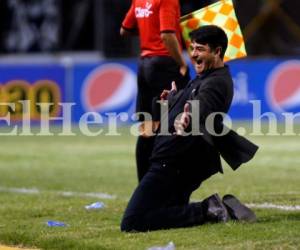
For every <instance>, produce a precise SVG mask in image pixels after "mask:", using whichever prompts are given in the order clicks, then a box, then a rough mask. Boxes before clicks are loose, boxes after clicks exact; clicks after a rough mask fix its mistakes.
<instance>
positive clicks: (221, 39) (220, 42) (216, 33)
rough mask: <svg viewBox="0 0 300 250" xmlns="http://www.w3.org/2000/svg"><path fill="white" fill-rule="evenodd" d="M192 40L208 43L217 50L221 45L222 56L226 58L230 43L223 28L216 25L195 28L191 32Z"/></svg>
mask: <svg viewBox="0 0 300 250" xmlns="http://www.w3.org/2000/svg"><path fill="white" fill-rule="evenodd" d="M189 35H190V38H191V40H192V42H196V43H199V44H203V45H205V44H208V46H209V47H210V48H211V49H212V50H215V49H216V48H217V47H221V48H222V51H221V55H220V56H221V58H222V59H223V58H224V54H225V51H226V49H227V45H228V38H227V36H226V33H225V32H224V30H223V29H221V28H220V27H218V26H216V25H205V26H201V27H200V28H198V29H196V30H193V31H192V32H191V33H190V34H189Z"/></svg>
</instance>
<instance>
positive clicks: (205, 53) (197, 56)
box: [191, 41, 216, 74]
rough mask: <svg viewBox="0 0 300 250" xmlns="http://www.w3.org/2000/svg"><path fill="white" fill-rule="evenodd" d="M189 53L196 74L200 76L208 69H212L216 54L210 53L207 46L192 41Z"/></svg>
mask: <svg viewBox="0 0 300 250" xmlns="http://www.w3.org/2000/svg"><path fill="white" fill-rule="evenodd" d="M191 51H192V53H191V55H192V58H193V60H194V67H195V70H196V73H197V74H201V73H202V72H204V71H206V70H208V69H212V68H214V66H215V61H216V54H215V52H214V51H212V49H211V48H210V47H209V46H208V44H199V43H196V42H195V41H194V42H192V44H191Z"/></svg>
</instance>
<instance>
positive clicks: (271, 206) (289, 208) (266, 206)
mask: <svg viewBox="0 0 300 250" xmlns="http://www.w3.org/2000/svg"><path fill="white" fill-rule="evenodd" d="M246 206H248V207H251V208H261V209H278V210H284V211H300V205H294V206H288V205H276V204H272V203H262V204H255V203H250V204H246Z"/></svg>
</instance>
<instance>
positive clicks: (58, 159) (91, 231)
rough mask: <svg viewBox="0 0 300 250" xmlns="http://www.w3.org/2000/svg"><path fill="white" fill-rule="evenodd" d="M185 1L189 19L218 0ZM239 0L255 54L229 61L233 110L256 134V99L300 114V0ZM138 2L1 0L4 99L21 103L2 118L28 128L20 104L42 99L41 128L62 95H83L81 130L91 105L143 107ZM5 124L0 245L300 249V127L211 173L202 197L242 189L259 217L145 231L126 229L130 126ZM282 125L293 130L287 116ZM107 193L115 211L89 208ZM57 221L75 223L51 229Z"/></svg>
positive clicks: (72, 98)
mask: <svg viewBox="0 0 300 250" xmlns="http://www.w3.org/2000/svg"><path fill="white" fill-rule="evenodd" d="M180 2H181V7H182V15H184V14H187V13H190V12H192V11H194V10H197V9H199V8H201V7H203V6H205V5H208V4H210V3H212V2H214V1H207V0H182V1H180ZM233 2H234V5H235V8H236V13H237V16H238V19H239V22H240V25H241V29H242V32H243V34H244V38H245V42H246V48H247V52H248V57H247V58H245V59H240V60H235V61H232V62H229V65H230V66H231V71H232V74H233V77H234V84H235V96H234V101H233V105H232V109H231V110H230V115H231V117H232V118H233V119H234V120H235V121H236V124H237V125H236V126H237V127H239V126H243V127H245V128H246V129H248V131H250V132H251V123H250V121H251V120H252V118H253V104H252V103H251V102H250V101H251V100H260V101H261V113H265V112H272V113H273V114H274V116H275V118H276V119H278V120H279V119H282V118H283V117H282V114H281V113H282V112H292V113H297V112H299V111H300V15H299V10H300V2H299V1H295V0H257V1H252V0H234V1H233ZM129 5H130V0H0V37H1V39H0V102H1V103H5V102H11V103H15V104H16V109H15V110H12V109H11V108H9V107H7V106H5V105H0V118H1V117H5V116H6V115H7V114H8V113H10V115H11V118H12V119H13V120H14V121H15V122H17V124H19V122H21V121H22V112H23V108H24V107H22V105H20V102H19V101H22V100H30V101H31V102H32V103H33V105H31V107H30V114H31V121H32V122H33V123H34V124H36V121H37V120H39V114H40V109H39V107H38V106H37V105H36V103H39V102H53V103H54V105H53V106H52V107H51V110H50V111H51V112H50V113H51V116H53V117H56V116H61V115H62V112H61V109H60V108H59V103H66V102H72V103H75V105H74V107H73V108H72V117H71V119H72V122H73V124H74V125H75V126H76V125H77V124H78V122H79V120H80V118H81V117H82V115H83V114H84V113H85V112H89V111H95V112H98V113H99V114H104V113H106V112H117V113H119V112H128V113H129V114H131V113H133V112H134V105H135V95H136V85H135V79H136V68H137V65H136V64H137V60H136V59H137V57H138V54H139V46H138V40H137V39H136V38H126V39H123V38H121V37H120V36H119V28H120V23H121V21H122V19H123V17H124V15H125V13H126V11H127V9H128V7H129ZM187 60H188V57H187ZM281 121H282V120H281ZM0 124H1V126H0V132H1V134H2V135H1V136H0V140H1V150H0V183H1V184H0V200H1V202H0V203H1V204H0V244H1V243H2V244H6V245H14V246H20V247H24V246H27V247H37V248H41V249H146V248H147V247H150V246H151V245H166V244H167V243H168V242H169V241H174V243H175V245H176V246H177V247H178V249H298V248H299V246H300V241H299V239H300V235H299V232H300V227H299V224H300V223H299V221H300V214H299V205H300V198H299V197H300V186H299V183H300V170H299V163H300V156H299V150H300V143H299V138H298V135H299V125H297V124H295V127H297V128H298V130H297V131H298V135H297V136H283V134H281V136H253V135H252V138H251V139H252V140H253V141H254V142H256V143H257V144H259V145H260V151H259V153H258V155H257V157H256V158H255V159H254V160H253V161H252V162H251V163H250V164H248V166H247V167H244V168H241V170H239V171H238V172H237V173H233V172H232V171H230V170H229V169H228V168H226V169H225V175H224V176H223V175H218V176H215V177H213V178H212V180H210V181H208V182H207V183H205V184H204V185H203V187H202V189H200V190H199V191H197V192H196V193H195V195H194V199H201V198H204V197H205V196H207V195H209V194H211V193H213V192H220V193H221V194H225V193H231V192H232V193H235V194H236V195H238V196H239V197H240V198H241V199H242V200H243V201H245V202H247V203H248V204H249V203H251V204H254V205H253V207H254V209H255V211H256V212H257V214H258V218H259V223H256V224H253V225H242V224H237V223H229V224H228V225H206V226H203V227H198V228H193V229H178V230H171V231H168V232H167V231H164V232H154V233H152V234H135V235H124V234H121V233H120V232H119V222H120V219H121V216H122V212H123V209H124V208H125V206H126V201H127V199H128V197H129V196H130V194H131V192H132V190H133V189H134V187H135V185H136V176H135V167H134V166H135V163H134V145H135V137H133V136H130V134H129V131H128V128H127V127H126V126H124V128H121V131H122V132H123V133H122V136H119V137H112V136H111V137H109V136H97V137H87V136H84V135H78V136H74V137H72V136H69V137H61V136H53V137H36V136H30V137H24V136H14V137H12V136H5V134H6V135H7V130H6V129H7V128H9V131H11V130H10V126H8V125H7V123H6V122H5V121H2V122H0ZM37 124H38V123H37ZM55 125H56V124H55ZM11 126H13V124H11ZM279 127H280V129H283V131H284V124H281V125H279ZM55 129H56V127H54V131H55ZM59 131H60V130H59ZM265 131H267V130H265ZM23 132H24V131H23ZM248 135H249V133H248ZM105 194H108V196H105ZM109 195H111V196H112V197H114V198H111V197H110V196H109ZM101 197H102V198H101ZM97 200H102V201H104V202H105V204H106V207H105V209H104V210H103V211H99V212H96V213H87V212H86V211H85V210H84V208H83V207H84V205H87V204H89V203H92V202H95V201H97ZM263 204H265V206H261V205H263ZM268 204H269V207H268ZM270 204H271V205H272V204H273V205H275V208H274V207H273V209H272V208H270ZM260 206H261V207H260ZM276 206H277V207H276ZM280 206H287V208H288V209H287V210H285V209H280ZM271 207H272V206H271ZM47 220H59V221H64V222H66V223H67V224H68V225H69V227H65V228H59V229H58V230H56V229H54V228H47V227H46V224H45V223H46V221H47ZM200 243H201V245H200ZM0 249H1V246H0Z"/></svg>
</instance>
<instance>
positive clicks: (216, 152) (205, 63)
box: [121, 25, 258, 232]
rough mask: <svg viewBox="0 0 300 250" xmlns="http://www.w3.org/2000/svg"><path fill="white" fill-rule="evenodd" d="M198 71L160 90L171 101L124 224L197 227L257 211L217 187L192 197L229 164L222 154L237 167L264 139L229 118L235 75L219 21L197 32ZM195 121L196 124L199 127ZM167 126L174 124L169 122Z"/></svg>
mask: <svg viewBox="0 0 300 250" xmlns="http://www.w3.org/2000/svg"><path fill="white" fill-rule="evenodd" d="M191 41H192V45H191V49H192V58H193V61H194V66H195V70H196V73H197V76H196V78H195V79H193V80H191V81H190V82H189V83H188V85H187V86H186V87H185V88H184V89H183V90H180V91H177V90H176V84H175V83H173V84H172V85H173V87H172V89H171V90H170V91H168V90H165V91H164V92H163V93H162V95H161V98H162V99H165V100H167V101H168V102H167V103H168V112H165V113H163V114H162V118H161V125H160V127H159V129H158V131H157V134H156V136H155V137H156V138H155V143H154V148H153V151H152V156H151V158H150V159H149V161H150V169H149V170H148V172H147V173H146V174H145V175H144V176H143V178H142V180H141V182H140V183H139V185H138V186H137V188H136V190H135V191H134V193H133V195H132V197H131V199H130V201H129V204H128V206H127V209H126V211H125V214H124V216H123V220H122V223H121V230H122V231H126V232H128V231H149V230H157V229H167V228H178V227H190V226H196V225H201V224H203V223H206V222H226V221H228V220H229V219H230V218H232V219H238V220H248V221H254V220H255V215H254V213H253V212H252V211H251V210H250V209H248V208H247V207H246V206H244V205H243V204H242V203H240V202H239V201H238V200H237V199H236V198H235V197H234V196H232V195H227V196H225V197H224V198H223V201H222V200H221V199H220V197H219V196H218V195H217V194H214V195H212V196H210V197H208V198H206V199H205V200H203V201H202V202H195V203H189V199H190V195H191V193H192V192H193V191H194V190H196V189H197V188H198V187H199V186H200V184H201V183H202V182H203V181H204V180H206V179H207V178H209V177H210V176H212V175H214V174H216V173H218V172H221V173H222V172H223V170H222V166H221V160H220V156H222V157H223V159H224V160H225V161H226V162H227V163H228V164H229V165H230V167H231V168H233V169H234V170H236V169H237V168H238V167H239V166H240V165H241V164H242V163H245V162H247V161H249V160H250V159H251V158H252V157H253V156H254V154H255V152H256V151H257V149H258V147H257V146H256V145H254V144H253V143H251V142H250V141H248V140H247V139H245V138H244V137H242V136H239V135H238V134H237V133H235V132H234V131H232V130H230V129H228V128H226V127H225V126H224V125H223V115H222V114H226V113H227V112H228V110H229V108H230V105H231V101H232V98H233V82H232V77H231V75H230V72H229V69H228V66H226V65H225V64H224V62H223V58H224V54H225V51H226V48H227V43H228V39H227V36H226V34H225V32H224V31H223V30H222V29H221V28H219V27H217V26H214V25H208V26H203V27H201V28H199V29H197V30H195V31H193V32H192V33H191ZM194 127H196V128H197V129H196V130H195V128H194ZM166 128H167V129H166Z"/></svg>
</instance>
